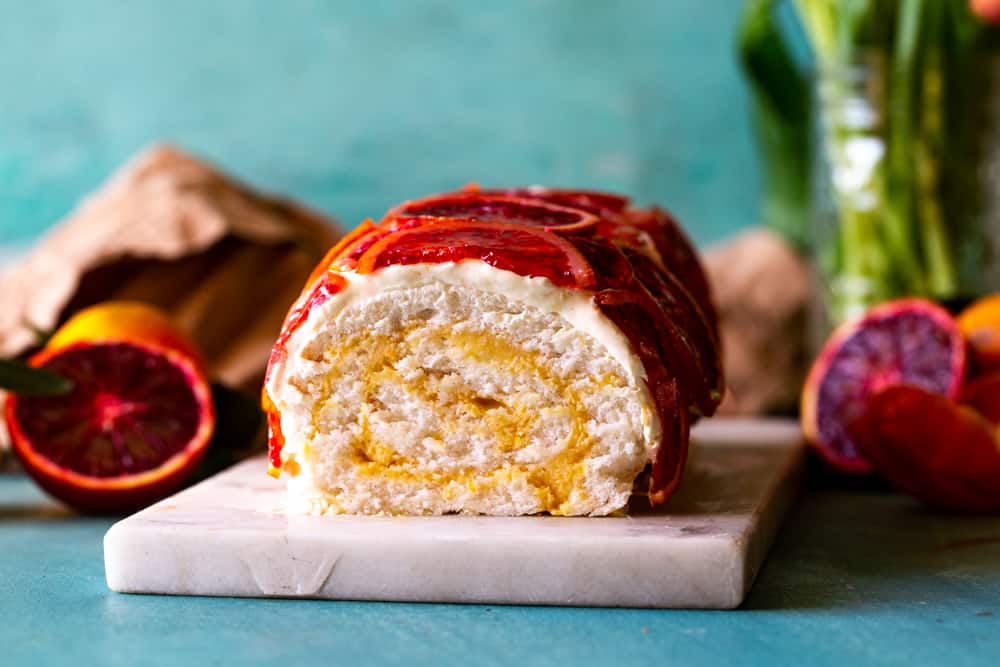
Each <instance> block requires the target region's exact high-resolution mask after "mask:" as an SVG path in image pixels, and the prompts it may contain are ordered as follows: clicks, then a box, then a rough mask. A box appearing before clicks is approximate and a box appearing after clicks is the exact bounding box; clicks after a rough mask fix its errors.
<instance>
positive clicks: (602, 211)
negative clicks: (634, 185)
mask: <svg viewBox="0 0 1000 667" xmlns="http://www.w3.org/2000/svg"><path fill="white" fill-rule="evenodd" d="M473 192H478V193H479V194H481V195H486V196H497V195H499V196H501V197H517V198H519V199H535V200H537V201H545V202H549V203H550V204H557V205H559V206H567V207H569V208H577V209H580V210H582V211H588V212H590V213H594V214H596V215H600V216H606V215H610V214H618V213H622V212H623V211H624V210H625V207H627V206H628V197H623V196H622V195H616V194H612V193H610V192H594V191H592V190H562V189H558V188H543V187H528V188H510V189H507V190H474V191H473Z"/></svg>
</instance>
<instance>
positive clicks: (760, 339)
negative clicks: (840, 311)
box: [704, 229, 813, 415]
mask: <svg viewBox="0 0 1000 667" xmlns="http://www.w3.org/2000/svg"><path fill="white" fill-rule="evenodd" d="M704 262H705V268H706V270H707V272H708V278H709V282H710V283H711V285H712V291H713V296H714V299H715V303H716V307H717V309H718V312H719V330H720V333H721V336H722V352H723V362H724V364H725V369H726V382H727V384H728V391H727V393H726V397H725V400H724V401H723V403H722V405H721V406H719V413H720V414H741V415H760V414H768V413H787V412H792V411H794V410H795V407H796V405H797V401H798V397H799V392H800V390H801V387H802V379H803V377H804V375H805V372H806V369H807V367H808V363H809V349H808V337H807V329H808V327H807V325H808V322H809V316H810V311H809V308H810V303H811V295H812V289H813V278H812V273H811V271H810V268H809V265H808V263H807V262H806V261H805V259H804V258H802V257H801V256H799V254H798V253H797V252H796V251H795V250H794V249H793V248H792V247H790V246H789V245H788V244H787V243H786V242H785V241H784V240H783V239H782V238H781V237H780V236H778V235H777V234H775V233H773V232H770V231H768V230H765V229H751V230H748V231H746V232H743V233H740V234H739V235H737V236H735V237H734V238H732V239H730V240H728V241H726V242H725V243H723V244H721V245H719V246H716V247H714V248H709V249H708V250H707V251H706V252H705V254H704Z"/></svg>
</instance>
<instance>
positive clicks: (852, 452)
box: [801, 299, 965, 473]
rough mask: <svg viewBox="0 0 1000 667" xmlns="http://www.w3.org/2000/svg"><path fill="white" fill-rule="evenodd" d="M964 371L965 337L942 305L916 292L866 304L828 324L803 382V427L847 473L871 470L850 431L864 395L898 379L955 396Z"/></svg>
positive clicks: (832, 462) (822, 451)
mask: <svg viewBox="0 0 1000 667" xmlns="http://www.w3.org/2000/svg"><path fill="white" fill-rule="evenodd" d="M964 377H965V341H964V340H963V339H962V335H961V333H960V332H959V330H958V325H957V324H956V323H955V321H954V320H953V319H952V317H951V315H949V314H948V312H947V311H946V310H944V309H943V308H941V307H940V306H938V305H935V304H933V303H931V302H929V301H925V300H923V299H901V300H898V301H890V302H888V303H884V304H882V305H880V306H876V307H875V308H872V309H871V310H870V311H868V313H867V314H866V315H865V316H864V317H862V318H860V319H858V320H854V321H850V322H847V323H845V324H843V325H841V327H840V328H839V329H837V330H836V331H834V333H833V335H831V336H830V338H829V340H827V342H826V343H825V344H824V346H823V349H822V350H821V351H820V353H819V356H818V357H817V358H816V361H815V362H813V366H812V369H811V370H810V371H809V376H808V377H807V378H806V383H805V387H804V388H803V390H802V406H801V408H802V410H801V411H802V430H803V432H804V433H805V435H806V439H807V440H808V441H809V443H810V444H811V445H812V446H813V447H814V448H815V451H816V452H817V453H818V454H819V455H820V456H821V457H822V458H823V459H825V460H826V462H827V463H829V464H830V465H831V466H833V467H834V468H836V469H837V470H840V471H841V472H846V473H868V472H871V469H872V467H871V463H869V461H868V459H867V458H866V457H865V456H864V453H863V452H861V451H859V450H858V447H857V445H856V443H855V442H854V438H853V436H852V434H851V427H852V424H853V422H854V421H855V420H857V419H859V418H860V417H861V416H862V414H863V413H864V411H865V409H866V406H867V402H868V399H869V397H870V396H872V395H874V394H876V393H877V392H879V391H881V390H882V389H884V388H886V387H888V386H890V385H898V384H905V385H911V386H914V387H917V388H920V389H924V390H926V391H928V392H931V393H933V394H937V395H940V396H944V397H945V398H947V399H954V398H955V397H956V396H957V395H958V392H959V388H960V387H961V385H962V381H963V379H964Z"/></svg>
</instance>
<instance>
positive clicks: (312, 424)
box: [267, 260, 660, 515]
mask: <svg viewBox="0 0 1000 667" xmlns="http://www.w3.org/2000/svg"><path fill="white" fill-rule="evenodd" d="M343 276H344V277H345V278H346V279H347V284H346V287H344V288H343V289H341V290H340V291H339V292H338V293H336V294H334V295H332V296H330V297H329V298H327V299H325V300H324V301H323V302H322V303H321V304H319V305H318V306H317V307H315V308H313V309H312V310H311V311H310V312H309V313H308V316H307V319H306V320H305V321H304V323H303V325H302V326H301V327H299V328H298V330H296V331H295V333H294V334H293V335H292V336H291V337H290V338H289V340H288V341H287V343H286V345H285V351H284V357H283V359H282V361H281V363H279V364H275V365H274V368H273V372H272V373H271V374H270V376H269V379H268V385H267V392H268V395H269V398H270V400H271V401H273V403H274V406H275V408H276V411H277V414H279V415H280V430H281V432H282V434H283V437H284V440H285V443H284V446H283V448H282V450H281V453H280V461H279V462H280V465H281V469H282V471H283V473H284V474H285V475H287V476H288V477H289V494H290V495H289V503H290V505H291V509H293V510H296V511H302V512H308V513H332V514H337V513H350V514H446V513H454V512H464V513H480V514H491V515H521V514H535V513H543V512H547V513H551V514H558V515H606V514H610V513H612V512H615V511H617V510H620V509H622V508H624V507H625V506H626V504H627V502H628V499H629V496H630V495H631V493H632V488H633V481H634V480H635V478H636V476H637V475H638V474H639V473H640V472H641V470H642V469H643V468H644V467H645V465H646V464H647V463H648V462H649V460H650V458H651V454H652V452H653V450H654V449H655V446H656V443H657V442H658V441H659V430H660V424H659V421H658V419H657V416H656V409H655V405H654V403H653V400H652V398H651V396H650V394H649V390H648V388H647V386H646V383H645V381H644V380H645V376H644V373H643V368H642V364H641V362H640V361H639V359H638V358H637V357H636V356H635V355H634V353H633V352H632V351H631V350H630V348H629V344H628V341H627V340H626V339H625V338H624V336H623V335H622V334H621V332H620V331H619V330H618V329H617V328H616V327H615V326H614V325H613V324H612V323H611V322H610V321H609V320H607V319H606V318H605V317H604V316H603V315H602V314H601V312H600V311H599V310H598V309H597V307H596V306H595V305H594V304H593V300H592V298H591V297H590V296H589V295H588V294H586V293H585V292H581V291H579V290H573V289H566V288H561V287H557V286H555V285H553V284H552V283H551V282H550V281H548V280H546V279H545V278H537V277H536V278H528V277H524V276H520V275H517V274H514V273H511V272H509V271H503V270H500V269H497V268H494V267H491V266H489V265H487V264H485V263H483V262H480V261H470V260H467V261H462V262H458V263H442V264H436V265H409V266H391V267H388V268H385V269H381V270H379V271H377V272H375V273H372V274H369V275H363V276H362V275H358V274H343Z"/></svg>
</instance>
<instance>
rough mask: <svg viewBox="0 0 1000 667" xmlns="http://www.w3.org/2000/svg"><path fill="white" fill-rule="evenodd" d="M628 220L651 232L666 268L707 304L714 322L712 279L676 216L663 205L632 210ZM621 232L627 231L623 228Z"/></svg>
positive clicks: (699, 299) (698, 299) (698, 298)
mask: <svg viewBox="0 0 1000 667" xmlns="http://www.w3.org/2000/svg"><path fill="white" fill-rule="evenodd" d="M626 220H627V222H628V224H629V225H630V226H632V227H635V228H638V229H640V230H642V231H644V232H646V234H648V235H649V238H650V239H651V240H652V242H653V246H654V247H655V248H656V251H657V254H658V255H659V256H660V257H659V258H660V261H661V262H662V263H663V266H664V268H666V269H667V271H669V272H671V273H672V274H674V275H675V276H677V279H678V280H679V281H680V282H681V284H682V285H684V287H685V288H686V289H687V290H688V291H689V292H691V294H693V295H694V298H695V299H696V300H697V301H698V303H700V304H704V305H703V308H704V309H705V314H706V315H707V316H708V317H709V319H710V321H712V322H713V323H714V321H715V312H714V309H713V308H712V298H711V297H712V291H711V289H710V287H709V285H708V278H707V277H706V275H705V271H704V270H703V269H702V266H701V261H700V260H699V259H698V252H697V251H696V250H695V247H694V244H693V243H691V239H689V238H688V236H687V234H685V233H684V231H683V230H682V229H681V226H680V225H679V224H677V221H676V220H674V218H673V216H671V215H670V214H669V213H667V212H666V211H664V210H663V209H661V208H657V207H653V208H648V209H631V210H629V211H627V212H626ZM618 233H619V234H623V233H625V232H624V230H622V231H619V232H618Z"/></svg>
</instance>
